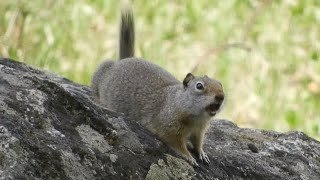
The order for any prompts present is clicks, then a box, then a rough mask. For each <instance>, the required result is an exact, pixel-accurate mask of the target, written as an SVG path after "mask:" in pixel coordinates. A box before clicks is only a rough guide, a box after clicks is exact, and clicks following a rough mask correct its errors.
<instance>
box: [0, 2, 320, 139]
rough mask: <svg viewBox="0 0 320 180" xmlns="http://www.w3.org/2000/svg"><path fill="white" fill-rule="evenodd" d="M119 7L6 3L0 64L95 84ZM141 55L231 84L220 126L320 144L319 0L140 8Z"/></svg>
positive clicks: (113, 48) (113, 52)
mask: <svg viewBox="0 0 320 180" xmlns="http://www.w3.org/2000/svg"><path fill="white" fill-rule="evenodd" d="M123 4H124V3H120V2H119V1H116V0H104V1H103V0H77V1H73V0H32V1H27V0H24V1H23V0H20V1H19V0H10V1H9V0H8V1H5V0H1V1H0V56H2V57H10V58H13V59H17V60H20V61H23V62H25V63H27V64H30V65H33V66H37V67H39V68H41V69H47V70H50V71H53V72H55V73H57V74H60V75H62V76H65V77H67V78H70V79H72V80H74V81H76V82H78V83H82V84H86V85H89V84H90V81H91V75H92V74H93V72H94V71H95V69H96V67H97V66H98V65H99V64H100V63H101V61H102V60H104V59H106V58H111V59H117V57H118V29H119V15H120V11H121V7H123ZM132 6H133V9H134V14H135V20H136V39H137V41H136V55H137V56H138V57H143V58H145V59H147V60H148V61H152V62H153V63H155V64H158V65H160V66H162V67H163V68H165V69H167V70H168V71H169V72H171V73H172V74H174V75H175V76H176V77H177V78H178V79H180V80H181V79H183V77H184V76H185V75H186V74H187V73H188V72H191V71H193V72H194V73H195V74H197V75H203V74H207V75H208V76H210V77H212V78H215V79H218V80H220V81H221V82H222V84H223V85H224V88H225V91H226V93H227V96H228V100H227V103H226V106H225V109H224V111H223V112H222V113H221V114H220V115H219V116H218V117H219V118H226V119H231V120H233V121H234V122H235V123H237V124H238V125H239V126H241V127H250V128H252V127H254V128H263V129H273V130H276V131H281V132H285V131H288V130H301V131H304V132H306V133H307V134H308V135H310V136H312V137H314V138H317V139H318V140H319V139H320V62H319V59H320V58H319V53H320V1H319V0H305V1H303V0H274V1H271V0H224V1H221V0H199V1H184V0H171V1H160V0H158V1H157V0H152V1H148V0H136V1H132Z"/></svg>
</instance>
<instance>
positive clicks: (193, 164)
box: [186, 156, 199, 167]
mask: <svg viewBox="0 0 320 180" xmlns="http://www.w3.org/2000/svg"><path fill="white" fill-rule="evenodd" d="M186 159H187V160H188V161H189V163H190V164H191V165H192V166H195V167H199V164H198V163H197V161H196V159H195V158H193V157H192V156H191V157H186Z"/></svg>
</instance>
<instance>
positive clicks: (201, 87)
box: [196, 82, 204, 90]
mask: <svg viewBox="0 0 320 180" xmlns="http://www.w3.org/2000/svg"><path fill="white" fill-rule="evenodd" d="M196 88H197V89H199V90H202V89H203V88H204V87H203V84H202V83H201V82H198V83H197V85H196Z"/></svg>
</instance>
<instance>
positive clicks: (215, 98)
mask: <svg viewBox="0 0 320 180" xmlns="http://www.w3.org/2000/svg"><path fill="white" fill-rule="evenodd" d="M214 100H215V101H217V102H219V103H220V102H222V101H223V100H224V95H223V94H217V95H216V96H215V97H214Z"/></svg>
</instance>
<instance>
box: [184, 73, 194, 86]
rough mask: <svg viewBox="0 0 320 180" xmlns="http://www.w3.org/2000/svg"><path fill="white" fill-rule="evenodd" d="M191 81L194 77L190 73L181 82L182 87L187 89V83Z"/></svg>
mask: <svg viewBox="0 0 320 180" xmlns="http://www.w3.org/2000/svg"><path fill="white" fill-rule="evenodd" d="M192 79H194V75H193V74H191V73H188V74H187V76H186V77H185V78H184V80H183V85H184V86H185V87H187V86H188V83H189V82H190V81H191V80H192Z"/></svg>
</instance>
